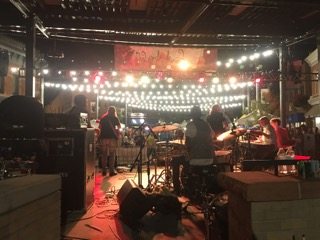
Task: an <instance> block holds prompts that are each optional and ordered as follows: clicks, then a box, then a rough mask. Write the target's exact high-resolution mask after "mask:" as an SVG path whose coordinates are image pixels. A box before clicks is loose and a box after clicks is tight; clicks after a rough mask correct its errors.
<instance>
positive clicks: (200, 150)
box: [185, 106, 214, 166]
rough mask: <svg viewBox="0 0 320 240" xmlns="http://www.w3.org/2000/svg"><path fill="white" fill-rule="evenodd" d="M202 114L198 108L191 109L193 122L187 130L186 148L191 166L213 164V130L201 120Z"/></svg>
mask: <svg viewBox="0 0 320 240" xmlns="http://www.w3.org/2000/svg"><path fill="white" fill-rule="evenodd" d="M201 116H202V113H201V109H200V107H198V106H194V107H193V108H192V109H191V121H190V122H189V123H188V124H187V127H186V128H187V129H186V133H185V136H186V143H185V144H186V147H187V152H188V155H189V161H190V165H192V164H195V165H198V166H199V165H210V164H213V157H214V151H213V142H212V129H211V127H210V125H209V124H208V123H207V122H206V121H204V120H203V119H201Z"/></svg>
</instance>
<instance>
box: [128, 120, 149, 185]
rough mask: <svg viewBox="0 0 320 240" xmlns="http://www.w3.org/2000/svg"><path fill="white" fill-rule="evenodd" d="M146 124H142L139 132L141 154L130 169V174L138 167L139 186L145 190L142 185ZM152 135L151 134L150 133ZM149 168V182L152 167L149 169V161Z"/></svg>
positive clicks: (139, 153)
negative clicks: (143, 132) (143, 130)
mask: <svg viewBox="0 0 320 240" xmlns="http://www.w3.org/2000/svg"><path fill="white" fill-rule="evenodd" d="M145 125H146V124H145V123H142V124H141V125H140V126H139V127H138V128H137V130H139V134H140V135H139V138H140V139H141V140H142V141H141V143H140V149H139V152H138V155H137V156H136V158H135V160H134V161H133V163H132V164H131V167H130V172H132V170H133V169H134V168H135V166H136V165H137V173H138V186H139V187H140V188H143V185H142V150H143V148H144V146H145V144H146V139H145V138H144V136H143V135H142V129H143V128H144V126H145ZM150 129H151V128H150ZM149 134H150V133H149ZM147 166H148V182H150V181H149V179H150V167H149V161H148V163H147Z"/></svg>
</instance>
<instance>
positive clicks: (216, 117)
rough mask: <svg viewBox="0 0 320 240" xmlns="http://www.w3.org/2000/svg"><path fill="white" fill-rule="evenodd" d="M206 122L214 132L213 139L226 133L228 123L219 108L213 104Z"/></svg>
mask: <svg viewBox="0 0 320 240" xmlns="http://www.w3.org/2000/svg"><path fill="white" fill-rule="evenodd" d="M207 122H208V123H209V125H210V127H211V129H212V130H213V131H214V137H215V138H217V137H218V136H219V135H220V134H222V133H224V132H225V131H227V126H228V123H229V122H230V121H229V119H228V118H227V117H226V115H225V114H224V113H223V112H222V111H221V107H220V106H219V105H218V104H215V105H213V106H212V109H211V112H210V114H209V115H208V117H207Z"/></svg>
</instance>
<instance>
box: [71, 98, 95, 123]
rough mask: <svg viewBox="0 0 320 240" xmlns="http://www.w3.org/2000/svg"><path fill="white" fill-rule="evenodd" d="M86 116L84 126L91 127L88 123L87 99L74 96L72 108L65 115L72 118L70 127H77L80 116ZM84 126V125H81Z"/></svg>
mask: <svg viewBox="0 0 320 240" xmlns="http://www.w3.org/2000/svg"><path fill="white" fill-rule="evenodd" d="M82 113H85V114H86V118H85V124H86V126H87V127H91V124H90V121H89V112H88V110H87V98H86V96H84V95H81V94H80V95H76V96H75V97H74V99H73V107H72V108H71V109H69V110H68V111H67V112H66V114H67V115H70V116H71V117H72V119H71V123H70V125H71V126H73V127H79V126H78V125H79V123H80V121H81V120H80V115H81V114H82ZM83 124H84V123H83Z"/></svg>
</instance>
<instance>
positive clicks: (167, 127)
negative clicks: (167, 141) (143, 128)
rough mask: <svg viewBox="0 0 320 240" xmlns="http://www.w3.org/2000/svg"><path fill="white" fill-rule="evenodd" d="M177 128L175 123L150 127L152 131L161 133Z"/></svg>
mask: <svg viewBox="0 0 320 240" xmlns="http://www.w3.org/2000/svg"><path fill="white" fill-rule="evenodd" d="M176 129H178V127H177V126H175V125H160V126H156V127H154V128H152V131H154V132H155V133H161V132H170V131H174V130H176Z"/></svg>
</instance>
